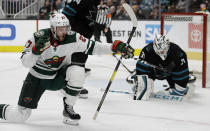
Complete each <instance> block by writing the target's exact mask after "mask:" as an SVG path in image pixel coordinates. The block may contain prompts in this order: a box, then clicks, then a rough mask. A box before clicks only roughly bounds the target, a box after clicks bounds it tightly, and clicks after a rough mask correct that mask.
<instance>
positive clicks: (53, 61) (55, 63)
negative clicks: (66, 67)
mask: <svg viewBox="0 0 210 131" xmlns="http://www.w3.org/2000/svg"><path fill="white" fill-rule="evenodd" d="M64 59H65V56H63V57H59V56H53V57H52V58H50V59H47V60H45V61H44V63H45V64H47V65H48V66H50V67H53V68H58V67H59V66H60V64H61V63H62V62H63V60H64Z"/></svg>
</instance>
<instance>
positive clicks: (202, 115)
mask: <svg viewBox="0 0 210 131" xmlns="http://www.w3.org/2000/svg"><path fill="white" fill-rule="evenodd" d="M20 56H21V54H19V53H0V61H1V62H0V103H1V104H11V105H16V104H17V101H18V97H19V93H20V90H21V87H22V83H23V80H24V79H25V77H26V74H27V72H28V69H27V68H24V67H23V66H22V65H21V62H20V59H19V58H20ZM123 62H124V63H125V64H127V65H128V67H129V68H130V69H131V70H132V68H133V67H134V65H135V61H134V60H130V61H129V60H123ZM116 63H117V61H116V59H115V58H114V57H113V56H91V57H89V59H88V63H87V67H90V68H91V69H92V71H91V74H90V75H89V76H88V77H87V80H86V82H85V88H87V89H88V90H89V98H88V99H79V100H78V102H77V104H76V106H75V111H76V112H78V113H80V114H81V116H82V119H81V121H80V125H79V126H70V125H65V124H63V123H62V110H63V101H62V94H61V93H60V92H59V91H55V92H52V91H46V92H45V93H44V95H43V96H42V98H41V100H40V102H39V106H38V109H36V110H33V112H32V115H31V117H30V118H29V120H28V121H27V122H25V123H22V124H18V123H9V122H6V121H4V120H0V131H210V111H209V109H210V88H206V89H203V88H201V79H200V77H199V78H198V80H197V81H196V83H195V84H196V90H195V94H194V96H193V97H192V98H191V99H185V100H184V101H182V102H176V101H166V100H155V99H152V100H149V101H133V100H132V96H131V95H128V94H120V93H112V92H109V93H108V95H107V97H106V100H105V102H104V104H103V106H102V108H101V110H100V113H99V115H98V118H97V120H95V121H94V120H93V115H94V113H95V111H96V108H97V106H98V103H99V101H100V99H101V97H102V95H103V92H102V91H101V90H100V89H101V88H105V87H106V86H107V84H108V81H109V79H110V77H111V75H112V72H113V70H114V67H115V66H116ZM189 65H190V69H191V70H195V71H201V62H197V61H190V62H189ZM128 75H129V73H128V72H127V71H126V70H125V69H124V68H123V67H122V66H120V68H119V71H118V72H117V74H116V77H115V79H114V81H113V84H112V86H111V88H110V89H114V88H126V89H130V86H129V85H128V84H127V83H126V81H125V78H126V77H127V76H128Z"/></svg>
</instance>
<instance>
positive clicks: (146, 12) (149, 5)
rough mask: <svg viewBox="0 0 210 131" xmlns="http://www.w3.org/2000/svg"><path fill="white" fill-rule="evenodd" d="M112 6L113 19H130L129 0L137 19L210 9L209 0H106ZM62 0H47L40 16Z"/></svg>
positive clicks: (60, 4) (61, 5) (59, 5)
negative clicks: (125, 6) (204, 8)
mask: <svg viewBox="0 0 210 131" xmlns="http://www.w3.org/2000/svg"><path fill="white" fill-rule="evenodd" d="M104 2H105V4H106V5H107V6H108V7H109V8H110V12H111V13H112V19H115V20H126V19H129V17H128V15H127V14H126V12H125V10H124V9H123V7H122V3H124V2H127V3H129V4H130V5H131V7H132V8H133V10H134V12H135V14H136V16H137V19H143V20H144V19H147V20H158V19H160V14H161V13H163V12H196V11H201V5H202V4H205V6H206V9H207V10H209V9H210V1H209V0H190V1H187V0H104ZM63 4H64V3H63V1H62V0H54V2H52V0H45V5H44V6H43V7H41V9H40V12H39V15H40V18H46V16H47V14H48V13H49V12H51V11H55V10H59V9H61V8H62V7H63Z"/></svg>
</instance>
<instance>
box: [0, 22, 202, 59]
mask: <svg viewBox="0 0 210 131" xmlns="http://www.w3.org/2000/svg"><path fill="white" fill-rule="evenodd" d="M49 27H50V25H49V21H48V20H39V21H36V20H1V21H0V52H21V51H22V49H23V47H24V45H25V42H26V41H27V40H28V39H29V38H30V37H32V34H33V32H35V31H37V29H43V28H49ZM131 29H132V23H131V22H130V21H112V24H111V30H112V35H113V40H117V39H119V40H122V41H127V39H128V36H129V34H130V30H131ZM165 31H166V32H170V31H174V29H173V25H167V27H166V29H165ZM159 32H160V21H138V27H137V29H136V31H135V33H134V36H133V38H132V40H131V46H132V47H134V48H135V49H136V50H135V55H139V53H140V51H141V49H142V48H143V47H144V46H145V45H147V44H148V43H150V42H152V40H153V39H154V37H155V35H157V34H159ZM103 37H104V36H103V34H102V40H106V39H104V38H103ZM169 39H170V38H169ZM178 39H180V38H177V40H178ZM173 40H174V38H173ZM175 40H176V39H175ZM175 43H176V41H175ZM177 44H179V46H180V47H181V48H183V49H184V50H185V51H186V52H187V55H188V58H189V59H194V60H201V59H202V50H201V49H192V48H188V44H187V43H177Z"/></svg>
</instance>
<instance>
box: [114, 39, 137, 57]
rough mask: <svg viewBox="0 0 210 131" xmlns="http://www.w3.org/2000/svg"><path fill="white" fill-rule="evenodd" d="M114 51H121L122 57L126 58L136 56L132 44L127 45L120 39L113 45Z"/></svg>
mask: <svg viewBox="0 0 210 131" xmlns="http://www.w3.org/2000/svg"><path fill="white" fill-rule="evenodd" d="M112 51H113V52H115V53H117V52H120V53H121V54H122V57H123V58H125V59H128V58H132V57H133V56H134V54H133V53H134V49H133V48H132V47H131V46H130V45H128V46H127V45H126V43H123V42H122V41H120V40H115V41H114V43H113V45H112Z"/></svg>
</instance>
